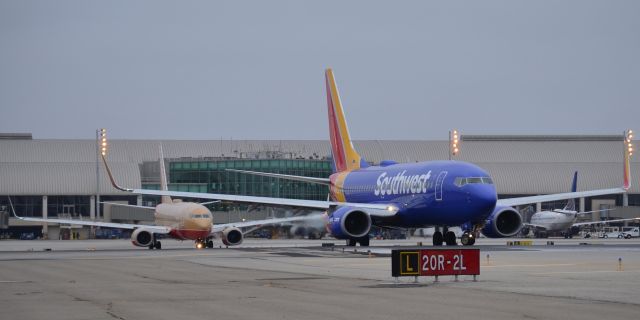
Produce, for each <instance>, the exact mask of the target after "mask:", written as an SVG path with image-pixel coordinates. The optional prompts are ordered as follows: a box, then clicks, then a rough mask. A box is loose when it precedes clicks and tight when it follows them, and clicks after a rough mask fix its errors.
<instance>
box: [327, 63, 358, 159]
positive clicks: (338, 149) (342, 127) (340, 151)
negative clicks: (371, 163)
mask: <svg viewBox="0 0 640 320" xmlns="http://www.w3.org/2000/svg"><path fill="white" fill-rule="evenodd" d="M325 80H326V86H327V107H328V111H329V136H330V139H331V153H332V158H333V164H334V167H335V171H336V172H342V171H351V170H355V169H359V168H363V167H366V166H367V163H366V161H364V159H362V157H360V155H359V154H358V152H357V151H356V150H355V148H354V147H353V144H352V143H351V137H350V136H349V128H348V127H347V120H346V119H345V116H344V111H343V110H342V103H341V102H340V94H339V93H338V86H337V85H336V80H335V79H334V77H333V70H331V69H327V70H326V71H325Z"/></svg>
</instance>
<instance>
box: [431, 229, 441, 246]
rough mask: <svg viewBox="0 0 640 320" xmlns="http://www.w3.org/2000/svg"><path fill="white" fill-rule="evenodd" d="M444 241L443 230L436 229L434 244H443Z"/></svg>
mask: <svg viewBox="0 0 640 320" xmlns="http://www.w3.org/2000/svg"><path fill="white" fill-rule="evenodd" d="M442 241H443V237H442V232H440V231H436V232H434V233H433V245H434V246H441V245H442Z"/></svg>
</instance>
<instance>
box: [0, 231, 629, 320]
mask: <svg viewBox="0 0 640 320" xmlns="http://www.w3.org/2000/svg"><path fill="white" fill-rule="evenodd" d="M514 240H521V239H498V240H496V239H478V242H477V245H476V246H475V247H477V248H479V249H480V250H481V251H480V257H481V258H480V260H481V261H480V264H481V274H480V276H479V277H478V278H477V281H475V282H474V281H473V279H472V277H471V276H461V277H460V281H458V282H456V281H454V278H453V277H440V279H439V280H440V281H439V282H437V283H435V282H434V278H432V277H421V278H418V282H417V283H414V278H413V277H411V278H400V279H397V280H396V279H395V278H393V277H391V260H390V257H389V254H390V252H391V249H393V248H414V247H416V245H417V243H418V242H423V243H424V244H425V245H426V244H428V243H429V241H428V239H423V238H413V239H409V240H372V243H371V244H372V246H371V247H369V248H361V247H356V248H349V247H344V246H342V244H343V242H342V241H336V240H326V239H325V240H264V239H248V240H245V242H244V243H243V244H242V245H241V246H238V247H233V248H225V247H215V248H213V249H205V250H197V249H195V248H194V247H193V243H191V242H188V241H185V242H179V241H174V240H163V249H162V250H148V249H145V248H137V247H133V246H132V245H131V243H130V242H129V241H127V240H67V241H59V240H56V241H41V240H31V241H28V240H27V241H13V240H3V241H0V288H1V289H0V310H2V313H1V314H2V315H3V316H2V318H3V319H126V320H130V319H212V318H218V319H400V318H402V319H430V318H440V317H446V319H461V318H463V317H467V318H474V319H626V318H629V319H631V318H636V317H637V315H638V314H640V280H638V279H639V278H640V240H638V239H621V240H618V239H567V240H565V239H541V240H539V239H536V240H534V241H533V243H532V245H531V246H507V245H506V243H507V242H508V241H514ZM547 241H553V242H554V245H547ZM322 243H333V244H334V246H333V247H322V246H321V244H322ZM429 247H430V246H425V247H424V248H429Z"/></svg>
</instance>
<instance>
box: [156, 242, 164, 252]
mask: <svg viewBox="0 0 640 320" xmlns="http://www.w3.org/2000/svg"><path fill="white" fill-rule="evenodd" d="M155 248H156V249H157V250H160V249H162V243H161V242H160V241H156V244H155Z"/></svg>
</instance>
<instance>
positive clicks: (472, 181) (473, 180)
mask: <svg viewBox="0 0 640 320" xmlns="http://www.w3.org/2000/svg"><path fill="white" fill-rule="evenodd" d="M467 183H469V184H470V183H482V178H467Z"/></svg>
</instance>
